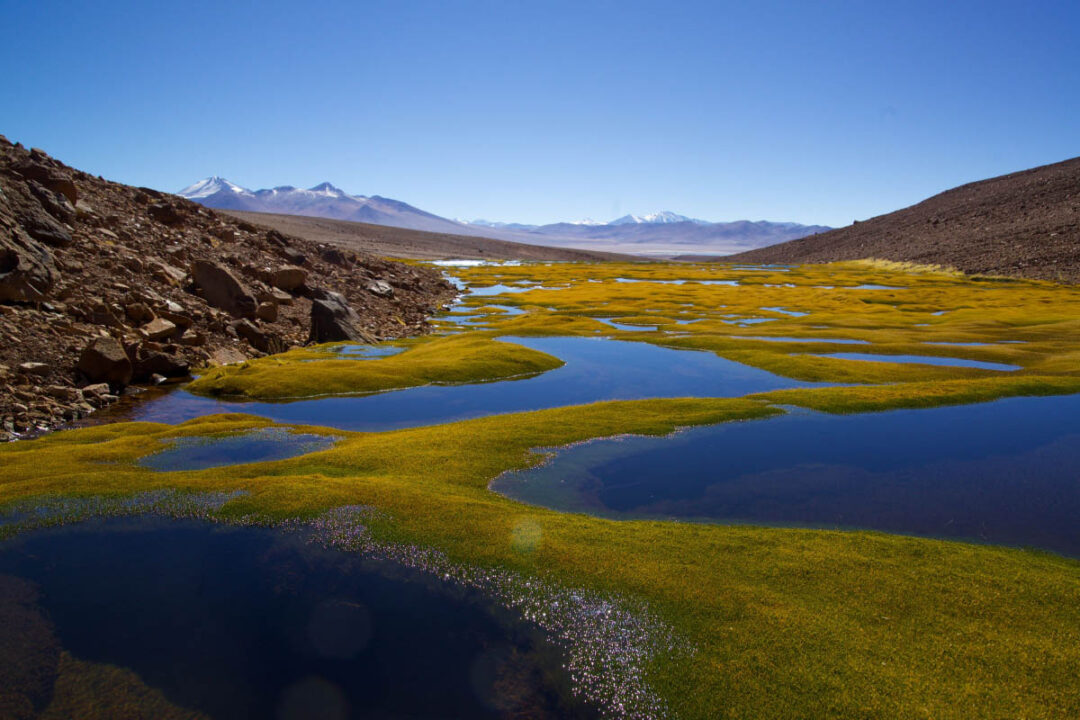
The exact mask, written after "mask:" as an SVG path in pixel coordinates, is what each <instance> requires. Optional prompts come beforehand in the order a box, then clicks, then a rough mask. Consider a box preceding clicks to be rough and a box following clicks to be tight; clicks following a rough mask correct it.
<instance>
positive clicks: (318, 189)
mask: <svg viewBox="0 0 1080 720" xmlns="http://www.w3.org/2000/svg"><path fill="white" fill-rule="evenodd" d="M308 192H313V193H318V194H319V195H326V196H327V197H347V196H348V193H346V192H345V191H344V190H342V189H341V188H339V187H334V186H333V185H332V184H331V183H328V182H322V183H319V184H318V185H316V186H315V187H313V188H309V189H308Z"/></svg>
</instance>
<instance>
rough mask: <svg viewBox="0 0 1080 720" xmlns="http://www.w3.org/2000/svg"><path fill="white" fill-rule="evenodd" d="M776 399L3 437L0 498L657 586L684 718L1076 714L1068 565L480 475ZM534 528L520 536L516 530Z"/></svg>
mask: <svg viewBox="0 0 1080 720" xmlns="http://www.w3.org/2000/svg"><path fill="white" fill-rule="evenodd" d="M777 412H779V411H778V410H777V409H776V408H772V407H769V406H768V405H766V404H765V403H763V402H761V401H752V400H746V399H668V400H644V401H633V402H613V403H597V404H594V405H586V406H577V407H567V408H558V409H553V410H544V411H539V412H530V413H518V414H514V415H502V416H499V417H493V418H481V419H476V420H468V421H463V422H457V423H450V424H446V425H438V426H431V427H424V428H412V429H407V430H398V431H392V432H382V433H341V435H343V436H344V437H343V440H342V441H341V442H340V443H338V444H337V445H335V447H334V448H332V449H329V450H325V451H321V452H317V453H312V454H310V455H306V456H301V457H297V458H292V459H289V460H282V461H277V462H272V463H258V464H248V465H242V466H233V467H223V468H214V469H213V470H206V471H194V472H176V473H163V472H153V471H151V470H147V469H145V468H142V467H140V466H138V465H137V464H135V462H134V461H135V460H136V459H137V458H138V457H140V456H141V455H144V454H146V453H148V452H153V451H154V450H156V449H158V448H160V447H161V443H162V441H164V440H167V439H169V438H173V437H176V436H189V435H200V434H213V433H221V432H236V431H240V430H243V429H245V428H250V427H265V426H268V425H270V424H271V423H269V422H268V421H265V420H260V419H258V418H253V417H251V416H243V415H229V416H213V417H209V418H203V419H199V420H195V421H191V422H188V423H184V424H182V425H179V426H175V427H172V426H168V425H159V424H152V423H130V424H123V425H111V426H106V427H99V428H89V429H85V430H75V431H71V432H65V433H60V434H57V435H54V436H51V437H47V438H42V439H41V440H37V441H35V442H33V443H14V444H12V445H9V446H5V447H2V448H0V468H3V470H2V472H0V505H3V504H4V503H6V502H10V501H16V500H20V499H22V500H28V499H30V498H33V497H43V496H49V495H58V494H59V495H117V494H119V495H126V494H131V493H136V492H141V491H146V490H151V489H154V488H177V489H180V490H191V491H208V490H230V491H231V490H243V491H246V492H247V493H248V494H247V495H245V496H243V497H240V498H238V499H236V500H234V501H232V502H231V503H229V504H228V505H226V506H225V510H224V512H226V513H228V514H234V515H237V516H243V515H245V514H248V513H255V514H263V513H265V514H269V515H271V516H276V517H285V516H301V517H304V516H311V515H313V514H316V513H318V512H320V511H322V510H324V509H327V508H331V507H337V506H342V505H350V504H362V505H372V506H375V507H377V508H379V509H380V510H382V511H383V512H384V513H385V517H386V518H387V520H385V521H380V522H377V523H373V525H372V530H373V532H375V533H376V534H377V535H378V536H379V537H381V538H383V539H387V540H395V541H404V542H410V543H419V544H422V545H425V546H429V547H433V548H437V549H439V550H441V551H443V552H445V553H447V555H448V556H449V557H450V558H452V559H454V560H456V561H462V562H466V563H470V564H475V565H479V566H502V567H508V568H511V569H513V570H515V571H517V572H521V573H525V574H526V575H531V576H535V577H538V578H545V579H547V580H554V581H558V582H560V583H562V584H564V585H566V586H569V587H584V588H595V589H598V590H602V591H607V592H613V593H617V594H619V595H621V596H624V597H628V598H637V599H642V600H644V601H646V602H647V603H648V604H649V606H650V608H651V610H652V611H653V612H655V613H656V614H657V615H658V616H659V617H660V618H661V619H662V620H663V621H665V622H666V623H669V624H670V625H671V626H672V627H673V628H674V629H675V631H676V632H677V633H679V635H680V637H682V638H684V639H685V640H686V641H688V642H689V643H690V644H691V645H692V646H693V648H694V649H695V650H694V652H693V653H691V654H689V655H683V654H680V655H678V656H662V657H657V658H656V659H655V661H654V662H652V664H650V665H649V666H648V667H647V680H648V682H649V684H650V685H651V686H652V687H653V688H654V689H655V690H656V691H658V692H659V693H660V694H661V695H662V696H663V697H664V698H665V700H666V701H667V702H668V704H669V708H670V710H671V712H672V715H673V716H675V717H680V718H684V719H688V720H691V719H693V718H708V719H709V720H712V719H713V718H718V717H731V718H735V717H741V718H765V717H800V718H833V717H861V718H896V717H935V718H949V717H1028V718H1065V717H1077V716H1078V713H1080V686H1077V684H1076V682H1075V679H1076V677H1077V676H1078V675H1080V563H1077V562H1076V561H1074V560H1069V559H1065V558H1060V557H1056V556H1053V555H1050V554H1047V553H1040V552H1031V551H1024V550H1018V549H1010V548H1001V547H992V546H981V545H972V544H967V543H961V542H948V541H939V540H932V539H924V538H911V537H904V536H898V535H888V534H884V533H875V532H833V531H822V530H804V529H784V528H764V527H748V526H723V525H705V524H695V523H676V522H650V521H628V522H627V521H623V522H620V521H613V520H607V519H602V518H596V517H590V516H585V515H576V514H567V513H559V512H555V511H551V510H546V509H542V508H536V507H530V506H526V505H523V504H520V503H517V502H515V501H513V500H510V499H508V498H505V497H502V496H500V495H497V494H494V493H492V492H490V491H489V490H488V489H487V486H488V483H489V482H490V481H491V479H492V478H494V477H496V476H497V475H498V474H499V473H501V472H503V471H506V470H511V469H520V468H524V467H527V466H531V465H534V464H536V463H538V462H541V461H542V459H543V458H542V456H540V455H538V454H536V453H533V452H531V448H534V447H539V446H557V445H562V444H566V443H572V442H577V441H581V440H585V439H587V438H592V437H600V436H609V435H615V434H620V433H649V434H657V433H665V432H669V431H671V430H672V429H673V428H675V427H678V426H686V425H699V424H706V423H715V422H724V421H733V420H746V419H753V418H763V417H766V416H768V415H771V414H775V413H777ZM765 422H767V420H765ZM305 430H306V431H310V429H305ZM436 468H437V469H438V470H437V472H434V471H433V469H436ZM523 524H525V525H523ZM526 525H527V527H528V528H529V533H530V534H529V537H530V539H531V541H530V543H528V545H527V547H523V546H522V543H520V542H515V538H516V537H517V535H516V534H515V533H518V532H519V529H520V528H521V527H523V526H526Z"/></svg>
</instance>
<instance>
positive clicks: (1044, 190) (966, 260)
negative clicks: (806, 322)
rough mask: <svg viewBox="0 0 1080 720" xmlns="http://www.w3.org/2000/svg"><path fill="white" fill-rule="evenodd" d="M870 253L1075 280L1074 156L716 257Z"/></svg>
mask: <svg viewBox="0 0 1080 720" xmlns="http://www.w3.org/2000/svg"><path fill="white" fill-rule="evenodd" d="M871 257H872V258H882V259H886V260H903V261H910V262H916V263H923V264H932V265H949V266H952V267H955V268H957V269H959V270H963V271H964V272H967V273H972V274H992V275H1013V276H1019V277H1030V278H1040V279H1045V280H1056V281H1062V282H1080V158H1073V159H1072V160H1066V161H1065V162H1060V163H1055V164H1053V165H1044V166H1042V167H1037V168H1033V169H1031V170H1025V171H1023V172H1018V173H1012V174H1010V175H1002V176H1001V177H996V178H991V179H990V180H982V181H980V182H975V183H971V184H968V185H962V186H960V187H958V188H954V189H952V190H948V191H946V192H943V193H941V194H940V195H935V196H934V197H932V198H930V199H928V200H924V201H923V202H921V203H919V204H918V205H912V206H911V207H909V208H905V209H903V210H897V211H896V212H893V213H889V214H888V215H881V216H879V217H876V218H873V219H871V220H867V221H866V222H859V223H855V224H854V225H851V226H849V227H846V228H841V229H839V230H833V231H831V232H826V233H821V234H820V235H813V236H811V237H808V238H803V239H801V240H793V241H791V242H787V243H784V244H782V245H774V246H772V247H767V248H763V249H761V250H753V251H751V252H746V253H742V254H739V255H732V256H729V257H725V258H724V260H725V261H726V260H736V261H747V262H765V263H773V262H832V261H836V260H855V259H860V258H871Z"/></svg>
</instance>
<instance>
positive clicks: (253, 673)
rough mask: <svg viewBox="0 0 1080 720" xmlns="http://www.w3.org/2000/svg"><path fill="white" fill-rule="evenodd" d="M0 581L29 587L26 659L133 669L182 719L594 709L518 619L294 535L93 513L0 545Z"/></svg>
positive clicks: (479, 599)
mask: <svg viewBox="0 0 1080 720" xmlns="http://www.w3.org/2000/svg"><path fill="white" fill-rule="evenodd" d="M0 574H2V575H3V578H0V585H3V584H4V583H7V585H4V587H10V583H11V582H12V581H13V580H14V581H16V582H22V583H24V584H26V583H32V584H33V587H35V588H36V590H37V591H38V593H39V600H38V604H39V605H38V607H39V608H40V610H39V609H38V608H33V607H32V608H31V609H30V610H31V612H40V613H42V614H44V615H47V617H48V621H49V624H50V627H51V628H54V630H52V633H49V635H52V634H53V633H54V634H55V637H49V636H46V637H41V636H37V637H35V636H34V635H33V634H30V635H29V636H27V635H25V634H24V635H23V636H21V637H19V640H20V641H21V642H23V643H27V644H29V642H30V641H31V640H35V639H36V642H37V644H38V646H37V647H33V646H28V647H26V648H25V652H24V653H22V654H23V655H24V656H25V657H29V658H33V657H35V656H36V654H38V653H48V652H50V651H53V652H55V651H56V650H57V648H58V647H59V648H63V650H65V651H67V652H70V653H71V654H72V655H74V656H75V657H77V658H79V660H81V661H89V662H93V663H105V664H108V665H115V666H117V667H119V668H126V669H130V670H131V671H133V672H134V673H136V674H137V675H138V677H139V678H140V679H141V680H142V681H144V682H145V683H146V684H147V685H149V686H151V687H152V688H154V689H155V690H156V691H161V692H163V693H164V694H165V695H166V696H167V697H168V699H169V701H170V702H171V703H174V704H175V705H178V706H180V707H182V708H184V709H185V710H188V711H191V712H189V713H185V714H184V715H183V716H184V717H188V716H189V715H191V716H194V712H196V711H197V712H200V713H204V714H205V715H202V716H209V717H215V718H249V717H250V718H256V717H257V718H284V717H288V718H301V717H303V718H310V717H341V718H344V717H460V718H490V719H491V720H496V719H497V718H500V717H507V716H508V715H509V714H513V713H516V712H519V711H524V710H528V709H535V710H536V711H537V712H542V713H543V716H544V717H564V716H568V717H573V718H582V717H595V713H594V712H592V711H588V710H584V709H582V706H581V703H580V702H578V701H574V700H571V699H569V698H563V697H561V695H562V693H561V692H560V691H557V690H556V689H555V683H561V684H562V685H563V686H564V687H565V686H566V684H567V682H568V674H567V672H566V671H565V670H563V669H562V668H561V667H560V663H561V662H562V661H563V658H564V655H563V653H562V652H561V651H559V650H557V649H555V648H553V647H552V646H551V645H549V644H547V643H545V642H544V641H543V640H542V639H541V638H540V637H539V634H538V632H537V631H535V630H533V629H532V628H531V626H528V625H526V624H525V623H523V622H521V621H520V620H519V619H518V617H517V616H516V615H515V614H512V613H510V612H509V611H506V610H502V609H501V608H499V607H496V606H495V604H494V602H493V601H492V600H489V599H487V598H485V597H484V596H483V595H481V594H480V593H479V592H478V591H471V590H466V589H463V588H460V587H457V586H453V587H450V586H447V585H443V584H441V583H438V582H436V581H435V580H433V579H432V578H431V577H430V576H429V575H425V574H423V573H420V572H418V571H412V570H408V569H406V568H405V567H403V566H401V565H397V564H390V563H386V562H382V563H377V562H374V561H371V560H365V559H364V558H363V556H362V555H360V554H356V553H344V552H339V551H334V550H328V549H325V548H324V547H322V546H321V545H319V544H316V543H309V542H306V541H305V540H304V538H303V537H302V536H301V535H300V534H299V533H289V534H285V533H282V532H280V531H274V530H270V529H266V528H256V527H245V528H238V527H226V526H221V525H212V524H209V523H196V522H193V521H178V520H173V519H165V518H153V517H150V518H146V517H144V518H135V519H131V518H129V519H123V520H118V519H114V520H107V521H101V520H95V521H89V522H87V523H84V524H81V525H76V526H71V527H63V528H53V529H48V530H42V531H37V532H32V533H28V534H26V535H23V536H20V537H17V538H15V539H13V540H8V541H6V542H5V543H4V544H3V545H0ZM16 578H24V579H25V580H15V579H16ZM17 637H18V636H17ZM538 650H539V652H538ZM511 659H512V662H511ZM505 670H516V671H517V674H512V675H511V676H507V675H505V674H501V672H500V671H505ZM15 679H16V680H17V679H18V675H16V676H15ZM510 679H512V680H513V682H509V680H510ZM4 689H5V690H11V689H12V688H7V687H6V688H4ZM563 692H565V691H563ZM95 699H96V698H95V696H94V695H93V694H87V695H85V696H84V697H83V701H85V702H87V703H92V702H94V700H95ZM135 704H136V701H134V700H130V701H129V704H128V705H127V706H126V709H128V710H133V709H134V708H133V707H132V706H133V705H135ZM86 709H87V710H88V711H89V710H90V709H91V708H89V707H88V708H86ZM140 709H143V710H145V709H144V708H140ZM315 710H318V712H314V711H315ZM88 714H89V713H88ZM94 716H95V717H96V716H97V715H94ZM151 716H152V715H151V714H150V713H146V714H145V715H144V714H132V715H130V716H129V717H151ZM176 716H177V717H179V714H178V715H176ZM530 716H532V715H530Z"/></svg>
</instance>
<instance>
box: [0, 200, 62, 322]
mask: <svg viewBox="0 0 1080 720" xmlns="http://www.w3.org/2000/svg"><path fill="white" fill-rule="evenodd" d="M2 222H3V219H2V218H0V223H2ZM5 224H6V223H5ZM4 229H5V230H7V233H6V234H4V235H0V302H38V301H41V300H44V299H45V298H46V297H48V296H49V292H50V291H51V290H52V288H53V286H54V285H56V282H57V280H59V277H60V275H59V272H58V271H57V269H56V263H55V262H53V258H52V254H51V253H50V252H49V251H48V249H47V248H45V247H44V246H43V245H42V244H41V243H39V242H37V241H36V240H33V239H31V238H30V237H29V236H28V235H27V234H26V233H25V232H23V231H22V229H21V228H18V227H11V226H10V225H9V226H8V227H6V228H4Z"/></svg>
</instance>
